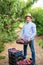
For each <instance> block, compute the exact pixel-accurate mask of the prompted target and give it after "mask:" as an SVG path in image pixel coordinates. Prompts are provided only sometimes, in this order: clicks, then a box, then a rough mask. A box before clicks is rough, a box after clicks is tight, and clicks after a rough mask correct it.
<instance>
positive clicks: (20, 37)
mask: <svg viewBox="0 0 43 65" xmlns="http://www.w3.org/2000/svg"><path fill="white" fill-rule="evenodd" d="M23 34H24V26H23V28H22V30H21V32H20V35H19V39H22V38H23Z"/></svg>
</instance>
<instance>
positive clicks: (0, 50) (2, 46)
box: [0, 41, 4, 53]
mask: <svg viewBox="0 0 43 65" xmlns="http://www.w3.org/2000/svg"><path fill="white" fill-rule="evenodd" d="M2 51H4V43H3V42H1V41H0V53H1V52H2Z"/></svg>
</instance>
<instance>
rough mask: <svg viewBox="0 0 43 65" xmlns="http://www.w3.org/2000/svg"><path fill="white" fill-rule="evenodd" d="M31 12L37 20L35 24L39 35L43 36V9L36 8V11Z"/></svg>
mask: <svg viewBox="0 0 43 65" xmlns="http://www.w3.org/2000/svg"><path fill="white" fill-rule="evenodd" d="M29 12H30V13H31V14H32V16H33V18H34V19H35V20H34V21H33V22H34V23H35V24H36V26H37V34H38V35H43V9H41V8H35V9H31V10H30V11H29Z"/></svg>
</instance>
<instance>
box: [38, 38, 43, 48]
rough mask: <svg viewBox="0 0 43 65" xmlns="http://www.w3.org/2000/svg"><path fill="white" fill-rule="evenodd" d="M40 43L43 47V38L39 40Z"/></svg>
mask: <svg viewBox="0 0 43 65" xmlns="http://www.w3.org/2000/svg"><path fill="white" fill-rule="evenodd" d="M38 44H39V46H41V47H42V48H43V40H42V39H40V40H39V41H38Z"/></svg>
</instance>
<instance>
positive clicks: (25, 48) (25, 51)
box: [24, 45, 28, 59]
mask: <svg viewBox="0 0 43 65" xmlns="http://www.w3.org/2000/svg"><path fill="white" fill-rule="evenodd" d="M27 46H28V45H24V59H25V58H26V55H27Z"/></svg>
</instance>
